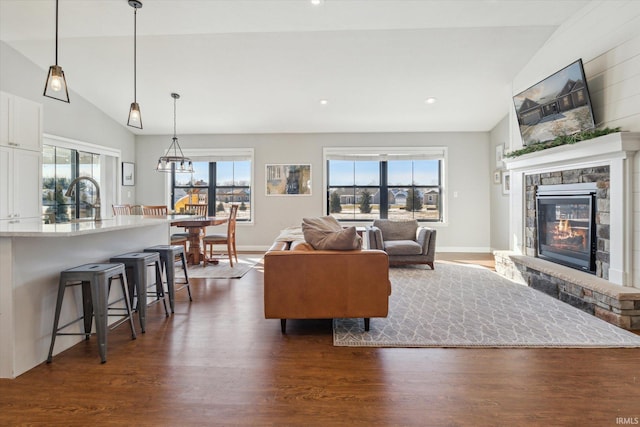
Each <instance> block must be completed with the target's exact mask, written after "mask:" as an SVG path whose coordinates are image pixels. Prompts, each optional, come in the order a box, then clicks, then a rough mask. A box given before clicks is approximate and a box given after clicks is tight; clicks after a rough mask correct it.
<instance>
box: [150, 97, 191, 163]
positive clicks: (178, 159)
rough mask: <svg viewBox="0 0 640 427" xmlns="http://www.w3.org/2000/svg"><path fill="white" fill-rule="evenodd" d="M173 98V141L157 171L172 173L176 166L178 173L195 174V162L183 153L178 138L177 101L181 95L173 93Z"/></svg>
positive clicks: (160, 160) (160, 161)
mask: <svg viewBox="0 0 640 427" xmlns="http://www.w3.org/2000/svg"><path fill="white" fill-rule="evenodd" d="M171 97H172V98H173V139H172V141H171V145H170V146H169V148H168V149H167V152H166V153H164V156H162V157H160V158H159V159H158V166H157V167H156V171H158V172H171V170H172V169H173V168H172V165H175V171H176V172H180V173H193V162H192V161H191V159H190V158H188V157H185V156H184V154H183V153H182V148H180V144H179V143H178V137H177V136H176V100H178V99H180V95H178V94H177V93H172V94H171Z"/></svg>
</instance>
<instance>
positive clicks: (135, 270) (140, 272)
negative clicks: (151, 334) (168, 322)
mask: <svg viewBox="0 0 640 427" xmlns="http://www.w3.org/2000/svg"><path fill="white" fill-rule="evenodd" d="M109 261H110V262H116V263H118V262H119V263H122V264H124V267H125V271H126V273H127V282H128V283H129V301H130V303H131V306H132V307H133V297H134V295H135V296H136V297H137V298H138V304H137V306H136V311H137V312H138V320H140V328H141V329H142V333H144V332H145V330H146V324H147V302H148V300H147V296H148V289H147V283H148V281H147V267H155V270H156V281H155V283H154V284H155V285H156V290H155V292H154V294H155V297H156V302H157V301H160V298H161V297H162V303H163V304H164V312H165V314H166V315H167V316H169V311H168V310H167V301H166V300H165V298H164V290H163V286H162V271H161V267H160V255H159V254H158V253H154V252H129V253H126V254H122V255H118V256H115V257H113V258H111V259H110V260H109ZM134 290H135V291H134Z"/></svg>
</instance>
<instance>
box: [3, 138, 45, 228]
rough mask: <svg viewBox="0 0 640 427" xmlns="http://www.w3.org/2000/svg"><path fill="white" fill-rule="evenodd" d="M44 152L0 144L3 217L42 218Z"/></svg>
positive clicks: (18, 218)
mask: <svg viewBox="0 0 640 427" xmlns="http://www.w3.org/2000/svg"><path fill="white" fill-rule="evenodd" d="M41 189H42V153H40V152H37V151H31V150H22V149H19V148H9V147H2V146H0V219H9V220H20V219H26V218H39V217H41V212H42V208H41V205H42V200H41V199H42V190H41Z"/></svg>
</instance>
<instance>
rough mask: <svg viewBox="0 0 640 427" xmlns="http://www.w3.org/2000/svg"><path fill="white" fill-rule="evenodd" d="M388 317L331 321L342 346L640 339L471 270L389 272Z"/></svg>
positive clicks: (439, 267) (602, 343)
mask: <svg viewBox="0 0 640 427" xmlns="http://www.w3.org/2000/svg"><path fill="white" fill-rule="evenodd" d="M389 275H390V279H391V285H392V294H391V296H390V298H389V316H388V317H387V318H384V319H383V318H373V319H371V326H370V331H369V332H365V331H364V321H363V319H334V321H333V344H334V345H335V346H347V347H362V346H368V347H640V336H637V335H635V334H633V333H631V332H628V331H625V330H624V329H620V328H618V327H616V326H613V325H611V324H609V323H607V322H605V321H603V320H600V319H598V318H596V317H594V316H593V315H590V314H588V313H585V312H583V311H580V310H578V309H577V308H574V307H572V306H570V305H568V304H565V303H563V302H561V301H559V300H557V299H555V298H552V297H550V296H548V295H546V294H544V293H542V292H539V291H536V290H534V289H531V288H529V287H527V286H523V285H519V284H517V283H514V282H511V281H510V280H507V279H505V278H503V277H501V276H499V275H498V274H496V273H495V272H493V271H491V270H488V269H486V268H483V267H478V266H468V265H459V264H449V263H444V262H438V263H436V269H435V270H434V271H431V270H430V269H429V268H428V267H423V266H410V267H402V268H391V269H390V273H389Z"/></svg>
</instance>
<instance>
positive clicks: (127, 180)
mask: <svg viewBox="0 0 640 427" xmlns="http://www.w3.org/2000/svg"><path fill="white" fill-rule="evenodd" d="M135 173H136V165H135V163H129V162H122V185H124V186H132V185H136V175H135Z"/></svg>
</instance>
